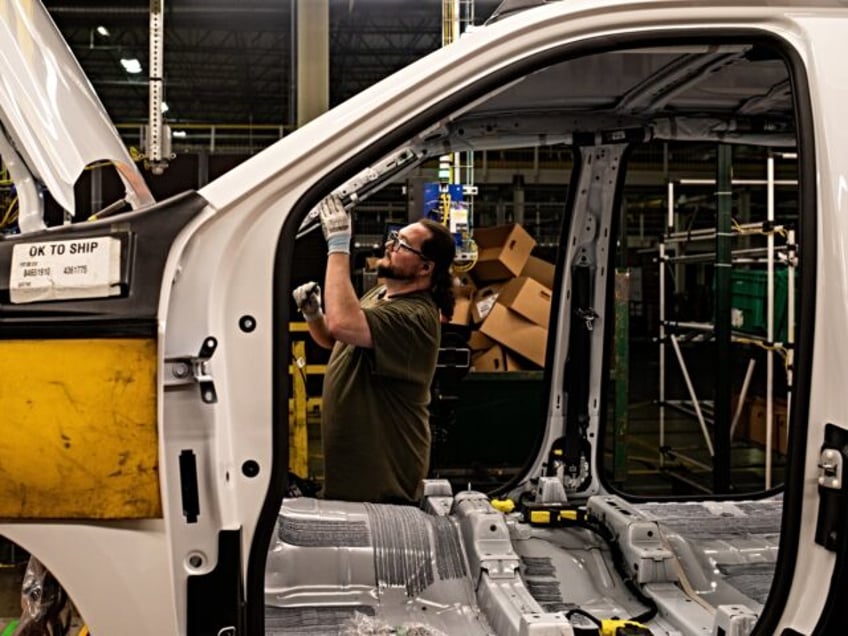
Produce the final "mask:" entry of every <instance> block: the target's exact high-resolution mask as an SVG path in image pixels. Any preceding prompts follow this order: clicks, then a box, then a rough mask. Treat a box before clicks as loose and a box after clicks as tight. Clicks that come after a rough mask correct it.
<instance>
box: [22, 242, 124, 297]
mask: <svg viewBox="0 0 848 636" xmlns="http://www.w3.org/2000/svg"><path fill="white" fill-rule="evenodd" d="M120 281H121V242H120V240H118V239H117V238H115V237H111V236H95V237H90V238H83V239H76V240H73V241H44V242H40V243H18V244H16V245H15V246H14V248H13V249H12V271H11V273H10V275H9V295H10V300H11V301H12V302H13V303H32V302H38V301H42V300H64V299H72V298H104V297H106V296H117V295H118V294H119V293H120V291H121V290H120Z"/></svg>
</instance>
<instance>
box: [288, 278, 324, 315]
mask: <svg viewBox="0 0 848 636" xmlns="http://www.w3.org/2000/svg"><path fill="white" fill-rule="evenodd" d="M292 297H293V298H294V302H295V304H296V305H297V309H298V311H300V313H302V314H303V317H304V318H306V322H312V321H313V320H318V319H319V318H321V317H322V316H323V315H324V312H323V311H321V286H320V285H319V284H318V283H314V282H313V283H304V284H303V285H301V286H300V287H298V288H297V289H295V290H294V291H293V292H292Z"/></svg>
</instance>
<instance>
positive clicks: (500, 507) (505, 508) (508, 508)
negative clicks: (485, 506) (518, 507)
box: [491, 499, 515, 514]
mask: <svg viewBox="0 0 848 636" xmlns="http://www.w3.org/2000/svg"><path fill="white" fill-rule="evenodd" d="M491 503H492V508H494V509H495V510H497V511H498V512H502V513H504V514H509V513H510V512H512V511H513V510H515V502H514V501H513V500H512V499H492V502H491Z"/></svg>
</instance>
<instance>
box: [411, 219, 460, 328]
mask: <svg viewBox="0 0 848 636" xmlns="http://www.w3.org/2000/svg"><path fill="white" fill-rule="evenodd" d="M418 222H419V223H421V225H423V226H424V227H426V228H427V229H428V230H430V236H429V237H428V238H426V239H425V240H424V241H423V242H422V243H421V253H422V254H424V256H426V257H427V260H429V261H430V262H432V263H433V276H432V279H431V280H432V284H431V287H430V293H431V294H432V295H433V300H434V301H435V302H436V306H437V307H438V308H439V311H441V312H442V315H443V316H444V317H445V318H447V319H448V320H450V319H451V318H453V308H454V305H455V304H456V301H455V300H454V297H453V272H452V271H451V266H452V265H453V261H454V259H455V258H456V243H455V242H454V239H453V235H452V234H451V233H450V232H449V231H448V229H447V228H446V227H445V226H444V225H442V224H441V223H437V222H436V221H433V220H432V219H421V220H419V221H418Z"/></svg>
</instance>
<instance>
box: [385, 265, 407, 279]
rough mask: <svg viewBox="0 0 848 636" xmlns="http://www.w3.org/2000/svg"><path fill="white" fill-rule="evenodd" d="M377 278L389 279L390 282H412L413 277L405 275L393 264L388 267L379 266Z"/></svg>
mask: <svg viewBox="0 0 848 636" xmlns="http://www.w3.org/2000/svg"><path fill="white" fill-rule="evenodd" d="M377 277H378V278H387V279H390V280H412V276H409V275H405V274H403V273H401V272H399V271H397V269H395V267H394V266H393V265H391V264H388V265H377Z"/></svg>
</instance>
